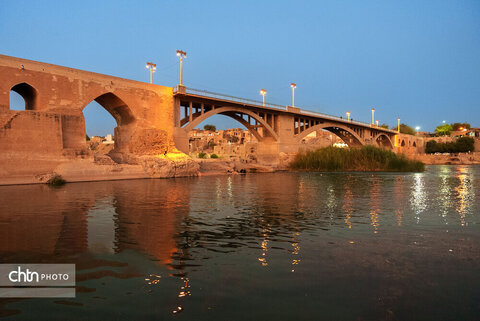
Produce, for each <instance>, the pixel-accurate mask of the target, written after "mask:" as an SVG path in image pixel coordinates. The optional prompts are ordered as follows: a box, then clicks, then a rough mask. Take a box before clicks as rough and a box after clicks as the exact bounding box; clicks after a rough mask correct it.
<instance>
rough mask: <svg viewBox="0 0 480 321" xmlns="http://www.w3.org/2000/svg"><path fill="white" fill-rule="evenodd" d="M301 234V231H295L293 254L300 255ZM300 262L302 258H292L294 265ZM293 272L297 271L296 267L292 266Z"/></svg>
mask: <svg viewBox="0 0 480 321" xmlns="http://www.w3.org/2000/svg"><path fill="white" fill-rule="evenodd" d="M299 236H300V232H295V233H293V239H292V241H293V242H292V247H293V250H292V254H293V255H298V253H299V252H300V241H299V240H298V237H299ZM298 264H300V259H295V258H294V259H292V265H298ZM291 272H295V268H292V270H291Z"/></svg>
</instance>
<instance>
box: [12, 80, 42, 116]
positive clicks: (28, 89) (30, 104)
mask: <svg viewBox="0 0 480 321" xmlns="http://www.w3.org/2000/svg"><path fill="white" fill-rule="evenodd" d="M10 91H13V92H16V93H17V94H19V95H20V96H21V97H22V98H23V100H24V101H25V110H35V109H37V98H38V91H37V90H36V89H35V88H34V87H33V86H32V85H30V84H28V83H26V82H21V83H18V84H16V85H14V86H13V87H12V88H11V89H10ZM9 105H10V106H11V102H10V104H9Z"/></svg>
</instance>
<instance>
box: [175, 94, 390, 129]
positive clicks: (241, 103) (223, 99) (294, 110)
mask: <svg viewBox="0 0 480 321" xmlns="http://www.w3.org/2000/svg"><path fill="white" fill-rule="evenodd" d="M173 94H174V95H175V96H180V97H182V96H183V97H194V98H198V99H201V100H207V101H209V102H210V103H214V104H215V102H217V104H218V102H220V103H227V104H229V105H234V106H238V107H251V108H261V109H266V110H270V111H276V112H280V113H288V114H295V115H299V116H304V117H312V118H318V119H326V120H331V121H335V122H339V123H343V124H346V125H355V126H359V127H365V128H374V129H375V130H378V131H383V132H387V133H391V134H396V133H397V132H396V131H394V130H391V129H386V128H383V127H380V126H375V125H372V124H369V123H364V122H360V121H356V120H350V121H349V120H347V119H344V118H342V117H338V116H333V115H328V114H323V113H319V112H315V111H310V110H305V109H301V108H298V107H291V106H283V105H278V104H272V103H267V102H265V106H263V102H261V101H258V100H253V99H247V98H241V97H235V96H230V95H225V94H219V93H215V92H211V91H207V90H201V89H194V88H188V87H183V86H176V87H174V89H173Z"/></svg>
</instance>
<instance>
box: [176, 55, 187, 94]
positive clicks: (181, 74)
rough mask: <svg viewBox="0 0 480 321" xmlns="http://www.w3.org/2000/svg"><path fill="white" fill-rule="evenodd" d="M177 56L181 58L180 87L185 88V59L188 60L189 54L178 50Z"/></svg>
mask: <svg viewBox="0 0 480 321" xmlns="http://www.w3.org/2000/svg"><path fill="white" fill-rule="evenodd" d="M177 56H179V57H180V86H183V58H187V53H186V52H185V51H182V50H177Z"/></svg>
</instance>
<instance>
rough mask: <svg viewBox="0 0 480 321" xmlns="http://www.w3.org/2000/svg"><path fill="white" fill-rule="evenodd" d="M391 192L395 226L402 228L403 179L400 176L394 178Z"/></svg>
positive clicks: (403, 208)
mask: <svg viewBox="0 0 480 321" xmlns="http://www.w3.org/2000/svg"><path fill="white" fill-rule="evenodd" d="M393 190H394V194H395V215H396V216H397V226H402V221H403V214H404V212H405V207H404V206H405V194H404V179H403V177H402V176H397V177H396V178H395V185H394V188H393Z"/></svg>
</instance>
